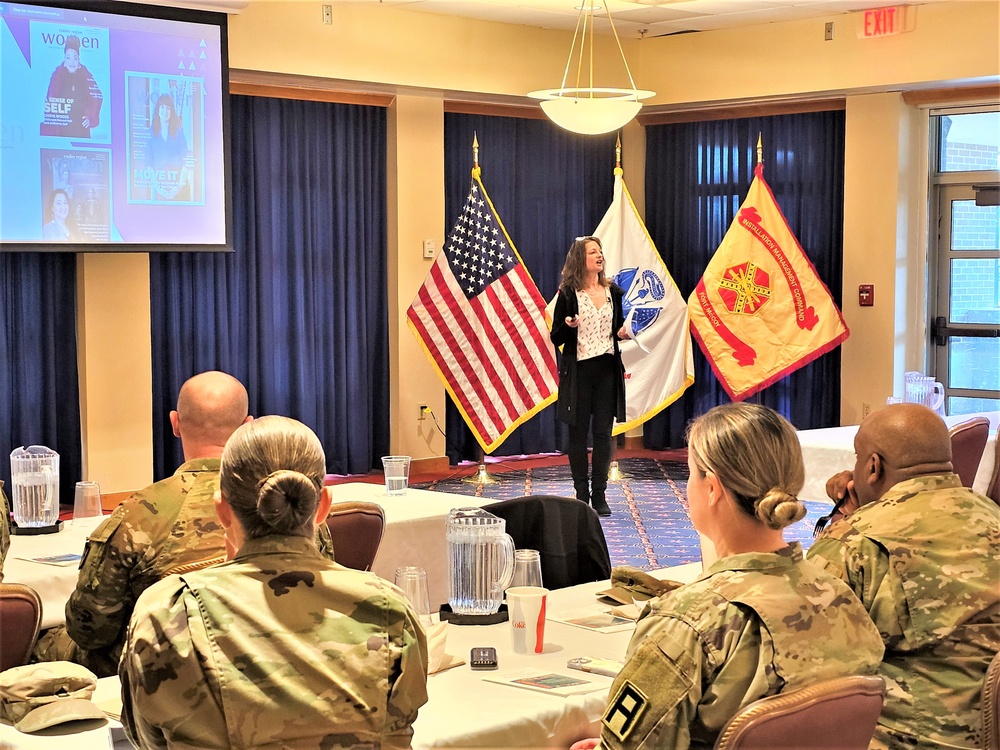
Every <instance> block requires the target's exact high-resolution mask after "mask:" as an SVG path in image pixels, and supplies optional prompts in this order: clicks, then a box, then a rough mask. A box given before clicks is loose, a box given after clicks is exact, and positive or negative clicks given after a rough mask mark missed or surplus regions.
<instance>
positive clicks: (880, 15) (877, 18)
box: [859, 5, 905, 39]
mask: <svg viewBox="0 0 1000 750" xmlns="http://www.w3.org/2000/svg"><path fill="white" fill-rule="evenodd" d="M904 12H905V9H904V7H903V6H900V5H896V6H893V7H890V8H873V9H872V10H866V11H864V12H863V13H862V14H861V30H860V34H859V36H861V37H864V38H867V39H874V38H877V37H883V36H895V35H896V34H902V33H903V31H905V28H904Z"/></svg>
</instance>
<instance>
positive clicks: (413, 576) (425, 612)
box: [396, 565, 431, 626]
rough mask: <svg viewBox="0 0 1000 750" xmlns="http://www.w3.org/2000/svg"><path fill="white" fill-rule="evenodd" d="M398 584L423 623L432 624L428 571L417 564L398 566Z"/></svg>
mask: <svg viewBox="0 0 1000 750" xmlns="http://www.w3.org/2000/svg"><path fill="white" fill-rule="evenodd" d="M396 586H398V587H399V588H400V589H401V590H402V592H403V593H404V594H405V595H406V598H407V599H409V600H410V604H412V605H413V609H414V610H415V611H416V613H417V615H419V617H420V623H421V624H422V625H425V626H426V625H430V624H431V605H430V598H429V597H428V595H427V571H426V570H424V569H423V568H419V567H417V566H415V565H407V566H405V567H402V568H396Z"/></svg>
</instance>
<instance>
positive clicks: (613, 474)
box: [608, 461, 631, 484]
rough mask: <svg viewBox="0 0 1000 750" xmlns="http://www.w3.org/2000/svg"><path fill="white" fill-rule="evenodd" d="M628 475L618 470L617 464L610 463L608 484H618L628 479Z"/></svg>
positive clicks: (614, 462) (615, 462)
mask: <svg viewBox="0 0 1000 750" xmlns="http://www.w3.org/2000/svg"><path fill="white" fill-rule="evenodd" d="M630 476H631V475H630V474H626V473H625V472H624V471H622V470H621V469H620V468H618V462H617V461H612V462H611V468H610V469H608V484H619V483H621V482H623V481H625V480H626V479H629V478H630Z"/></svg>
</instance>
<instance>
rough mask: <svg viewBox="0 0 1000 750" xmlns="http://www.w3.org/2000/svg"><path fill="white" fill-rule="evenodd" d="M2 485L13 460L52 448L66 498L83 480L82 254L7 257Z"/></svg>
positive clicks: (1, 332)
mask: <svg viewBox="0 0 1000 750" xmlns="http://www.w3.org/2000/svg"><path fill="white" fill-rule="evenodd" d="M0 352H3V358H2V359H3V362H2V364H0V404H3V407H2V408H0V479H2V480H3V482H4V485H5V487H6V492H7V495H8V497H9V496H10V495H11V487H10V453H11V451H13V450H14V449H15V448H18V447H19V446H22V445H25V446H27V445H45V446H48V447H49V448H51V449H52V450H54V451H56V452H57V453H58V454H59V485H60V488H59V495H60V500H61V501H62V502H64V503H71V502H72V501H73V488H74V486H75V485H76V483H77V482H78V481H79V480H80V479H81V478H82V477H81V472H82V471H83V462H82V451H81V443H80V387H79V380H78V375H77V366H76V254H75V253H13V252H8V253H0Z"/></svg>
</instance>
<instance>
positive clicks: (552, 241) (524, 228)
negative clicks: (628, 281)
mask: <svg viewBox="0 0 1000 750" xmlns="http://www.w3.org/2000/svg"><path fill="white" fill-rule="evenodd" d="M473 134H476V135H477V136H478V138H479V145H480V151H479V165H480V166H481V167H482V169H483V174H482V180H483V184H484V185H485V186H486V190H487V192H489V194H490V198H491V199H492V200H493V205H494V206H495V207H496V209H497V213H499V214H500V218H501V219H502V220H503V223H504V226H505V227H506V228H507V232H508V233H509V234H510V237H511V239H512V240H513V241H514V245H515V247H517V251H518V253H520V255H521V258H522V260H523V261H524V264H525V266H527V269H528V272H529V273H530V274H531V277H532V278H533V279H534V281H535V285H536V286H537V287H538V290H539V291H540V292H541V293H542V297H544V298H545V299H546V300H549V299H551V298H552V297H553V296H554V295H555V293H556V290H557V289H558V287H559V276H560V273H561V272H562V266H563V261H565V259H566V253H567V252H568V251H569V247H570V245H571V244H572V243H573V239H574V238H575V237H578V236H580V235H582V234H590V233H591V232H593V231H594V229H596V228H597V224H598V223H599V222H600V220H601V218H602V217H603V216H604V213H605V211H607V210H608V206H610V205H611V199H612V196H613V193H614V168H615V138H616V135H615V134H613V133H612V134H610V135H607V136H597V137H595V136H582V135H576V134H574V133H569V132H567V131H565V130H561V129H559V128H557V127H556V126H555V125H553V124H552V123H550V122H549V121H548V120H530V119H522V118H515V117H487V116H485V115H467V114H455V113H448V114H446V115H445V118H444V169H445V228H444V231H445V236H446V237H447V236H448V234H449V233H450V232H451V230H452V228H453V227H454V223H455V220H456V219H457V218H458V215H459V213H460V211H461V208H462V205H463V204H464V203H465V199H466V197H467V196H468V194H469V186H470V184H471V180H472V177H471V173H472V139H473ZM446 424H447V430H446V431H447V434H448V445H447V451H448V457H449V458H450V459H451V461H452V463H455V462H457V461H460V460H463V459H466V460H475V459H476V458H477V457H478V454H479V450H480V448H479V443H477V442H476V439H475V438H474V437H473V436H472V432H471V431H470V430H469V428H468V426H467V425H466V424H465V421H464V420H463V419H462V415H461V413H460V412H459V411H458V409H457V408H456V407H455V405H454V404H453V403H452V402H451V399H450V398H448V399H447V418H446ZM562 432H564V430H563V429H562V427H561V425H559V424H558V422H557V420H556V417H555V406H554V405H553V406H550V407H549V408H547V409H545V410H543V411H542V412H540V413H539V414H537V415H535V416H534V417H532V418H531V419H530V420H528V421H527V422H525V423H524V424H523V425H521V426H520V427H518V428H517V429H516V430H514V432H512V433H511V435H510V437H508V438H507V439H506V440H505V441H504V442H503V444H502V445H501V446H500V447H499V448H498V449H497V450H496V451H495V454H497V455H503V456H511V455H518V454H522V453H542V452H553V451H558V450H562V449H563V440H564V437H563V436H562V435H561V433H562Z"/></svg>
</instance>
